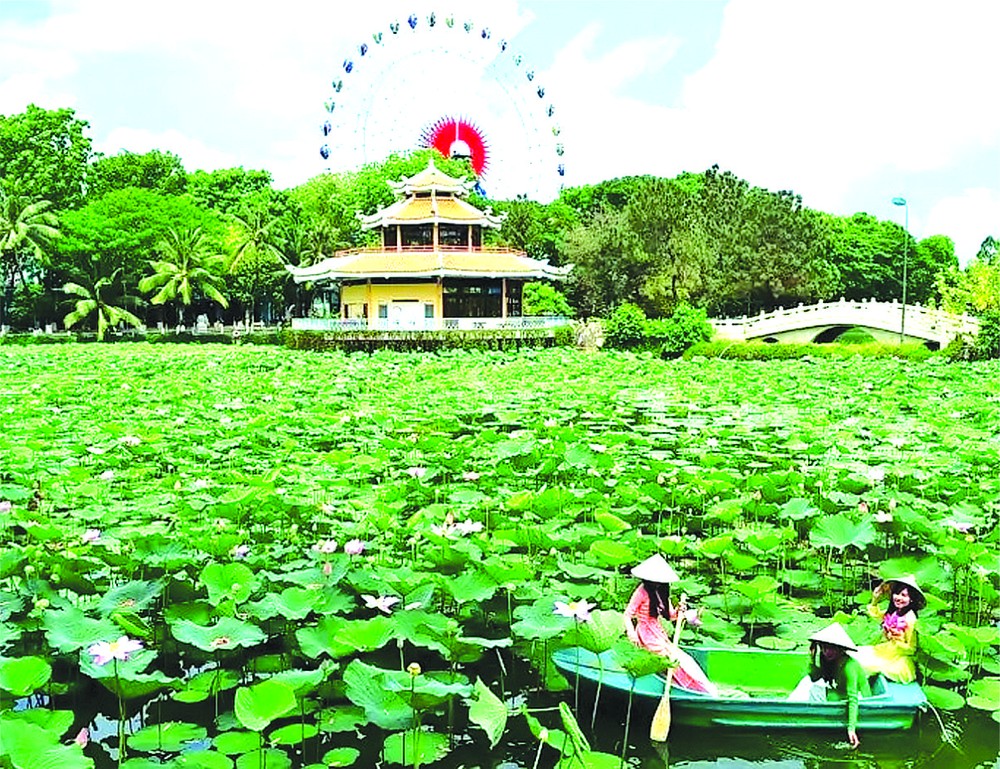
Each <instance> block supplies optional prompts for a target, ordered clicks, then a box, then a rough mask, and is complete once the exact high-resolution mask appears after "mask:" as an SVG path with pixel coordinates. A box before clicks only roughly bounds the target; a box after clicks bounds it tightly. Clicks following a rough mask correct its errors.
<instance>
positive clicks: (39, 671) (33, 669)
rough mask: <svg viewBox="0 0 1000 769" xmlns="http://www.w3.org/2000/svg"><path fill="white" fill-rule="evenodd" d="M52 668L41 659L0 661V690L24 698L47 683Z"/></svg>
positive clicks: (22, 658)
mask: <svg viewBox="0 0 1000 769" xmlns="http://www.w3.org/2000/svg"><path fill="white" fill-rule="evenodd" d="M51 677H52V666H51V665H50V664H49V663H48V662H47V661H46V660H44V659H42V658H41V657H17V658H15V659H0V689H3V690H4V691H6V692H10V693H11V694H13V695H14V696H15V697H25V696H27V695H29V694H31V693H32V692H33V691H35V690H36V689H40V688H41V687H43V686H45V684H46V683H48V681H49V679H50V678H51Z"/></svg>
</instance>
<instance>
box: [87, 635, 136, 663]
mask: <svg viewBox="0 0 1000 769" xmlns="http://www.w3.org/2000/svg"><path fill="white" fill-rule="evenodd" d="M141 648H142V641H137V640H136V639H134V638H129V637H128V636H126V635H123V636H122V637H121V638H119V639H118V640H117V641H112V642H111V643H108V642H107V641H98V642H97V643H95V644H94V645H93V646H91V647H90V648H89V649H87V652H88V653H89V654H90V655H91V656H92V657H93V658H94V664H95V665H107V664H108V663H109V662H111V660H121V661H122V662H127V661H128V658H129V655H130V654H132V653H133V652H137V651H139V650H140V649H141Z"/></svg>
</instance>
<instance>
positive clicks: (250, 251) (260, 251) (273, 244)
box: [227, 196, 288, 323]
mask: <svg viewBox="0 0 1000 769" xmlns="http://www.w3.org/2000/svg"><path fill="white" fill-rule="evenodd" d="M268 203H269V200H268V197H267V196H258V197H256V198H255V199H254V200H252V201H249V202H248V204H247V205H246V206H245V207H244V208H243V210H242V211H241V212H240V214H239V215H237V214H230V221H231V223H232V226H231V228H230V232H229V242H230V248H231V253H232V256H231V257H230V259H229V264H228V267H227V269H228V271H229V273H230V274H231V275H234V276H236V290H237V293H238V294H240V295H241V298H242V301H243V302H244V304H245V305H246V306H247V321H248V322H251V323H252V322H253V321H254V320H256V317H257V315H256V307H257V304H258V301H259V299H260V298H261V295H262V293H263V292H264V291H265V290H268V289H278V288H280V286H281V285H282V284H283V283H284V282H285V281H286V280H287V278H288V273H287V272H286V271H285V269H284V260H283V251H282V245H283V242H282V237H281V236H282V232H281V218H280V216H277V215H275V214H274V213H273V212H272V211H270V210H269V208H268Z"/></svg>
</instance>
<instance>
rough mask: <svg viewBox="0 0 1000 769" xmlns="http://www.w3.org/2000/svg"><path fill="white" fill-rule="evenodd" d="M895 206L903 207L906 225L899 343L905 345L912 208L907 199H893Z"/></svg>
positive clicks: (904, 226) (904, 225) (904, 227)
mask: <svg viewBox="0 0 1000 769" xmlns="http://www.w3.org/2000/svg"><path fill="white" fill-rule="evenodd" d="M892 204H893V205H894V206H902V207H903V217H904V224H903V229H904V230H905V232H904V233H903V314H902V316H901V317H900V321H899V343H900V344H903V337H904V336H905V335H906V247H907V244H908V242H909V240H910V207H909V206H908V205H907V203H906V198H893V199H892Z"/></svg>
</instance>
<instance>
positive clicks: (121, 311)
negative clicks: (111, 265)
mask: <svg viewBox="0 0 1000 769" xmlns="http://www.w3.org/2000/svg"><path fill="white" fill-rule="evenodd" d="M120 272H121V268H118V269H117V270H115V271H114V272H113V273H112V274H111V277H109V278H100V279H98V280H96V281H94V282H93V283H90V282H89V281H87V282H85V283H84V284H80V283H67V284H66V285H64V286H63V287H62V290H63V292H65V293H67V294H72V295H73V296H78V297H80V298H79V299H78V300H77V302H76V309H74V310H73V312H71V313H70V314H69V315H67V316H66V317H65V318H63V325H64V326H65V327H66V328H67V329H68V328H71V327H73V326H75V325H76V324H77V323H79V322H80V321H81V320H85V319H87V318H89V317H90V316H91V315H93V314H94V313H95V312H96V313H97V340H98V341H103V340H104V335H105V333H107V330H108V329H109V328H114V327H115V326H117V325H118V324H119V323H128V324H129V325H130V326H133V327H135V328H138V327H139V326H141V325H142V321H141V320H140V319H139V318H137V317H136V316H135V315H133V314H132V313H130V312H129V311H128V310H126V309H125V308H123V307H116V306H114V305H112V304H111V303H110V302H109V301H108V300H107V299H105V298H104V296H103V291H104V289H105V288H107V287H108V286H111V285H113V284H114V282H115V280H116V279H117V278H118V274H119V273H120Z"/></svg>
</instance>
